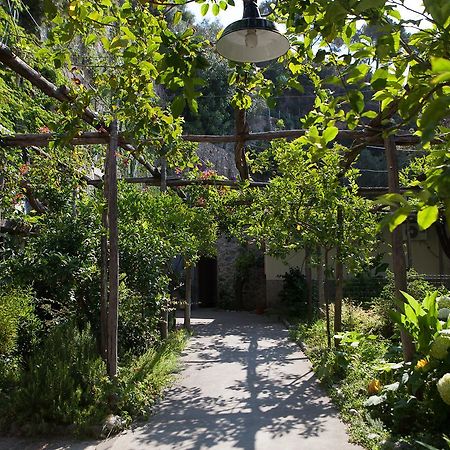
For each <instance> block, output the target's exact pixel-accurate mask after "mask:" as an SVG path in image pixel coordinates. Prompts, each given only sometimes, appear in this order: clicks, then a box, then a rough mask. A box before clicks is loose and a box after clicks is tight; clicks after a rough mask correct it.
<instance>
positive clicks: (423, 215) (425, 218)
mask: <svg viewBox="0 0 450 450" xmlns="http://www.w3.org/2000/svg"><path fill="white" fill-rule="evenodd" d="M438 216H439V209H438V207H437V206H436V205H431V206H427V207H425V208H423V209H421V210H420V211H419V212H418V213H417V223H418V225H419V228H420V229H421V230H426V229H427V228H429V227H430V226H431V225H433V223H434V222H436V220H437V219H438Z"/></svg>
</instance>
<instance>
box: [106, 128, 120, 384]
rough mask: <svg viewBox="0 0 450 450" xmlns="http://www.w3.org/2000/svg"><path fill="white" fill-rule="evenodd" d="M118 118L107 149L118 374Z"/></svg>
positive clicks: (113, 358)
mask: <svg viewBox="0 0 450 450" xmlns="http://www.w3.org/2000/svg"><path fill="white" fill-rule="evenodd" d="M117 148H118V129H117V120H114V121H113V122H112V123H111V140H110V143H109V146H108V151H107V156H106V158H107V166H108V170H107V176H108V192H107V194H108V197H107V202H108V231H109V233H108V236H109V270H108V272H109V273H108V281H109V301H108V329H107V330H108V340H107V341H108V358H107V368H108V375H109V377H110V378H113V377H115V376H116V375H117V328H118V318H119V233H118V204H117V157H116V154H117Z"/></svg>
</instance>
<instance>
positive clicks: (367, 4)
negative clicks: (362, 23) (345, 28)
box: [355, 0, 386, 13]
mask: <svg viewBox="0 0 450 450" xmlns="http://www.w3.org/2000/svg"><path fill="white" fill-rule="evenodd" d="M385 3H386V0H361V1H360V2H359V3H358V4H357V5H356V8H355V13H361V12H364V11H366V10H368V9H379V8H382V7H383V6H384V4H385Z"/></svg>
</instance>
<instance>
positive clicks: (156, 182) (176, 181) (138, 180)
mask: <svg viewBox="0 0 450 450" xmlns="http://www.w3.org/2000/svg"><path fill="white" fill-rule="evenodd" d="M119 181H125V182H126V183H134V184H146V185H148V186H161V180H160V179H158V178H153V177H130V178H120V179H119ZM102 183H103V181H102V180H91V181H89V182H88V184H90V185H92V186H99V185H101V184H102ZM165 184H166V186H167V187H180V186H218V187H219V186H226V187H230V188H239V187H241V186H243V183H242V182H238V181H233V180H183V179H181V178H167V180H166V181H165ZM268 185H269V182H268V181H251V182H249V183H248V186H249V187H252V188H256V187H258V188H263V187H266V186H268Z"/></svg>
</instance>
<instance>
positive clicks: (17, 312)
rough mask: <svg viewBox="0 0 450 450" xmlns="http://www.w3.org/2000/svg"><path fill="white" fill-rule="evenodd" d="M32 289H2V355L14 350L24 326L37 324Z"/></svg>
mask: <svg viewBox="0 0 450 450" xmlns="http://www.w3.org/2000/svg"><path fill="white" fill-rule="evenodd" d="M35 322H36V318H35V316H34V308H33V305H32V294H31V291H30V290H27V289H19V288H15V289H14V288H4V291H0V355H8V354H10V353H12V352H14V351H15V350H16V349H17V347H18V343H19V337H20V331H21V329H23V328H25V329H26V328H27V327H29V328H31V329H33V328H34V327H35V325H36V323H35Z"/></svg>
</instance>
